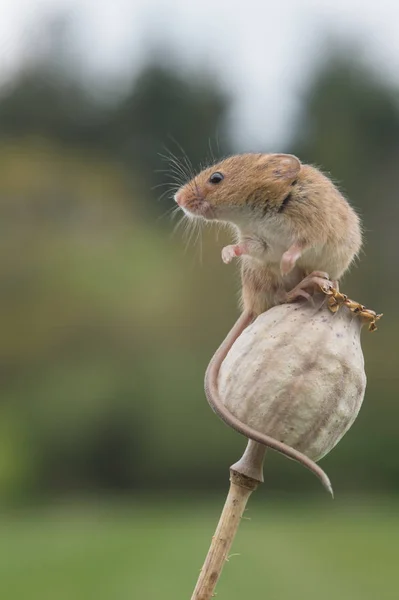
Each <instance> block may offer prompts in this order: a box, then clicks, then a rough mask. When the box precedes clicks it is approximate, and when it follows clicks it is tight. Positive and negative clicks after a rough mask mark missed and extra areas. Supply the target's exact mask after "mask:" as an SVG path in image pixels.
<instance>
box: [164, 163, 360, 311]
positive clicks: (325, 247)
mask: <svg viewBox="0 0 399 600" xmlns="http://www.w3.org/2000/svg"><path fill="white" fill-rule="evenodd" d="M215 172H220V173H222V174H223V175H224V179H223V181H221V182H220V183H218V184H216V185H215V184H212V183H210V181H209V178H210V176H211V175H212V174H213V173H215ZM287 197H288V198H287ZM284 200H286V202H284ZM176 201H177V202H178V203H179V204H180V206H182V208H184V209H185V210H186V212H188V213H189V214H192V215H195V216H199V217H202V218H205V219H207V220H219V221H225V222H228V223H230V224H232V225H233V226H234V229H235V230H236V234H237V238H238V242H239V243H241V244H245V247H246V252H245V254H244V255H243V256H242V259H241V260H242V286H243V292H242V301H243V306H244V308H245V309H246V310H249V311H251V312H253V313H254V314H256V315H257V314H260V313H261V312H263V311H265V310H267V309H268V308H270V307H271V306H273V305H275V304H278V303H280V302H284V300H285V295H286V293H287V292H288V291H289V290H291V289H292V288H294V287H295V286H296V285H298V284H299V282H300V281H301V280H302V279H303V278H304V276H305V275H307V274H309V273H311V272H312V271H316V270H318V271H325V272H327V273H328V274H329V276H330V279H333V280H338V279H339V278H340V277H341V276H342V275H343V274H344V272H345V271H346V270H347V269H348V267H349V266H350V264H351V263H352V261H353V259H354V258H355V256H356V255H357V253H358V252H359V250H360V247H361V229H360V221H359V218H358V216H357V214H356V213H355V211H354V210H353V208H352V207H351V206H350V205H349V204H348V202H347V201H346V199H345V198H344V197H343V195H342V194H341V193H340V191H339V190H338V189H337V187H336V186H335V185H334V184H333V183H332V181H331V180H330V179H329V178H328V177H326V176H325V175H324V174H323V173H321V172H320V171H319V170H318V169H316V168H315V167H312V166H309V165H302V164H301V163H300V161H299V160H298V159H297V158H296V157H294V156H292V155H287V154H241V155H236V156H231V157H229V158H227V159H225V160H222V161H221V162H219V163H217V164H215V165H213V166H212V167H209V168H207V169H205V170H204V171H202V172H201V173H199V174H198V175H197V176H196V177H195V178H194V179H193V180H191V181H190V182H188V183H187V184H186V185H185V186H183V187H182V188H181V189H180V190H179V191H178V192H177V194H176ZM293 244H296V245H299V246H300V247H301V249H302V254H301V256H300V257H299V259H298V260H297V261H296V264H295V265H294V267H293V269H292V271H291V272H290V273H289V274H288V275H284V276H283V275H282V274H281V270H280V264H281V258H282V256H283V254H284V252H286V251H287V250H288V249H289V248H290V247H291V246H292V245H293Z"/></svg>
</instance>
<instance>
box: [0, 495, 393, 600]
mask: <svg viewBox="0 0 399 600" xmlns="http://www.w3.org/2000/svg"><path fill="white" fill-rule="evenodd" d="M253 500H255V498H254V499H253ZM259 500H261V499H260V498H258V499H257V502H252V503H251V504H250V507H249V510H248V511H247V512H246V516H247V517H250V519H247V518H246V519H244V520H243V521H242V523H241V528H240V532H239V534H238V537H237V538H236V541H235V544H234V546H233V550H232V556H231V557H230V559H229V562H227V563H226V566H225V570H224V572H223V575H222V579H221V582H220V584H219V586H218V589H217V592H218V593H217V598H218V599H219V600H247V599H251V600H252V599H263V598H264V599H265V600H286V599H291V598H292V599H295V600H313V599H323V600H337V599H339V600H377V599H382V600H389V599H391V598H392V599H394V598H395V599H396V598H397V597H398V592H397V578H398V566H397V565H398V556H399V512H398V511H397V510H396V506H397V503H396V502H390V503H389V504H388V503H382V502H380V503H374V504H368V505H364V504H361V505H359V503H358V502H357V501H352V503H350V504H348V503H345V502H342V501H341V503H339V502H338V501H335V502H334V503H333V502H331V501H330V500H329V499H328V498H326V500H325V502H324V503H323V505H322V507H315V508H312V507H311V506H309V505H308V506H307V505H306V504H305V503H302V504H301V505H300V506H299V507H298V508H296V509H295V510H294V511H293V510H292V508H290V507H289V505H288V504H283V505H281V504H280V505H279V504H276V503H275V502H274V503H270V502H269V503H268V502H267V499H265V500H264V501H263V502H259ZM222 503H223V498H222V497H220V506H219V501H218V502H214V503H202V504H200V503H195V502H194V501H192V502H190V501H187V502H186V504H184V505H181V506H177V505H176V504H173V503H169V504H166V506H164V507H163V508H162V507H161V499H159V502H158V503H154V502H149V503H144V502H143V503H141V504H134V505H132V506H129V507H126V506H124V507H118V506H117V505H114V506H111V507H109V508H107V509H104V508H102V509H100V508H98V507H97V508H96V507H92V508H90V507H87V506H86V507H84V508H73V507H69V508H67V507H63V508H61V509H54V510H52V511H38V512H37V513H32V512H31V513H18V515H17V514H15V513H14V514H13V516H11V517H7V518H6V517H5V516H3V517H2V518H1V519H0V597H1V598H7V599H9V600H25V599H26V600H39V599H40V600H83V599H84V600H105V599H107V600H180V599H181V600H189V598H190V597H191V592H192V589H193V587H194V584H195V581H196V577H197V575H198V572H199V569H200V567H201V565H202V562H203V559H204V557H205V553H206V550H207V548H208V545H209V542H210V538H211V536H212V534H213V530H214V528H215V526H216V522H217V518H218V515H219V512H220V510H221V507H222Z"/></svg>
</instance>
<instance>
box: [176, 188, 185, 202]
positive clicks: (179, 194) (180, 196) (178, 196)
mask: <svg viewBox="0 0 399 600" xmlns="http://www.w3.org/2000/svg"><path fill="white" fill-rule="evenodd" d="M175 202H176V203H177V204H178V205H179V206H183V204H184V200H183V193H182V191H181V190H179V191H178V192H176V194H175Z"/></svg>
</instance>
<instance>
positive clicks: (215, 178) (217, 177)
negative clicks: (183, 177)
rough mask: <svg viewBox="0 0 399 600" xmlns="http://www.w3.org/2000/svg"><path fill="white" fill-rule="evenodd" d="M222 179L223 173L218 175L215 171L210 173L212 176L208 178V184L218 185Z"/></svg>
mask: <svg viewBox="0 0 399 600" xmlns="http://www.w3.org/2000/svg"><path fill="white" fill-rule="evenodd" d="M223 179H224V175H223V173H219V171H216V173H212V175H211V176H210V177H209V182H210V183H220V182H221V181H222V180H223Z"/></svg>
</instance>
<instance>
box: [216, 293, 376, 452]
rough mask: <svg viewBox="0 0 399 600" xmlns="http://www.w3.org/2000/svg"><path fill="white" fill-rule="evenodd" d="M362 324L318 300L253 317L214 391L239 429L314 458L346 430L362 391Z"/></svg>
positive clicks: (345, 312)
mask: <svg viewBox="0 0 399 600" xmlns="http://www.w3.org/2000/svg"><path fill="white" fill-rule="evenodd" d="M362 322H363V320H362V319H360V318H359V317H358V316H356V315H355V314H354V313H353V312H352V311H351V310H348V309H347V308H346V307H342V308H341V309H340V310H338V311H337V312H335V313H332V312H331V310H330V309H329V308H328V303H327V302H326V298H325V296H324V295H318V296H316V297H315V298H314V304H313V306H312V304H311V303H309V302H306V303H300V304H283V305H281V306H276V307H274V308H272V309H270V310H268V311H267V312H265V313H263V314H262V315H260V316H259V317H258V318H257V319H256V321H255V322H254V323H253V324H252V325H250V326H249V327H248V328H247V329H246V330H245V331H244V332H243V333H242V334H241V336H240V337H239V338H238V339H237V340H236V342H235V343H234V345H233V346H232V348H231V350H230V352H229V353H228V355H227V357H226V359H225V360H224V362H223V364H222V366H221V369H220V376H219V393H220V397H221V399H222V401H223V403H224V404H225V406H226V408H228V410H229V411H230V412H231V413H233V415H235V416H236V417H237V418H239V419H240V420H241V421H242V422H243V423H245V424H247V425H248V426H250V427H252V428H253V429H256V430H257V431H259V432H261V433H264V434H267V435H269V436H272V437H273V438H275V439H277V440H280V441H282V442H284V443H285V444H288V445H289V446H292V447H293V448H295V449H296V450H299V451H300V452H302V453H304V454H306V455H307V456H308V457H309V458H311V459H313V460H316V461H317V460H319V459H320V458H322V457H323V456H325V455H326V454H327V453H328V452H329V451H330V450H331V449H332V448H333V447H334V446H335V445H336V444H337V443H338V442H339V440H340V439H341V438H342V436H343V435H344V434H345V433H346V431H347V430H348V429H349V428H350V426H351V425H352V424H353V422H354V420H355V419H356V417H357V414H358V412H359V410H360V407H361V404H362V401H363V397H364V392H365V388H366V375H365V372H364V359H363V353H362V348H361V344H360V331H361V327H362Z"/></svg>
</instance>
